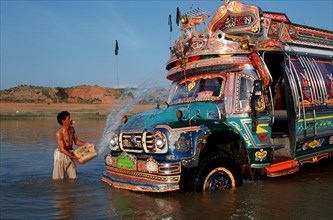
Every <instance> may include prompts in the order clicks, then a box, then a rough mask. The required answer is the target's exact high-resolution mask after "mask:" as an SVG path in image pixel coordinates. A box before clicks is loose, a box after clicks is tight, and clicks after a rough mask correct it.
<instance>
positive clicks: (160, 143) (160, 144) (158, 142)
mask: <svg viewBox="0 0 333 220" xmlns="http://www.w3.org/2000/svg"><path fill="white" fill-rule="evenodd" d="M154 136H155V146H156V147H157V148H158V149H160V150H161V149H163V148H164V147H165V144H166V139H165V136H164V134H163V133H162V132H156V133H155V135H154Z"/></svg>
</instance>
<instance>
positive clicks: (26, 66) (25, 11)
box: [0, 0, 333, 90]
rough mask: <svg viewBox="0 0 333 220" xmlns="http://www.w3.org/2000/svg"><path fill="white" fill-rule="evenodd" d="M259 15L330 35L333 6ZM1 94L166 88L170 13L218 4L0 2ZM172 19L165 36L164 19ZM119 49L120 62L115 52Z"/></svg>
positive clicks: (310, 1) (280, 1)
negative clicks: (36, 89) (29, 89)
mask: <svg viewBox="0 0 333 220" xmlns="http://www.w3.org/2000/svg"><path fill="white" fill-rule="evenodd" d="M242 2H243V3H247V4H255V5H257V6H259V7H261V9H262V10H263V11H275V12H281V13H286V14H287V16H288V17H289V19H290V20H291V21H292V22H293V23H297V24H302V25H308V26H315V27H317V28H321V29H328V30H331V31H332V30H333V23H332V22H333V17H332V11H333V3H332V2H333V0H322V1H314V0H302V1H301V0H259V1H258V0H257V1H245V0H244V1H242ZM0 3H1V5H0V6H1V11H0V14H1V20H0V22H1V23H0V24H1V32H0V35H1V42H0V43H1V44H0V56H1V57H0V58H1V63H0V64H1V67H0V70H1V79H0V81H1V90H3V89H8V88H12V87H15V86H18V85H35V86H47V87H70V86H78V85H100V86H103V87H108V88H115V87H116V86H117V72H118V76H119V86H120V87H126V86H131V87H134V86H137V85H139V84H142V83H143V82H145V81H148V80H150V79H155V81H156V82H157V83H159V84H160V85H162V86H168V85H169V84H170V82H169V81H168V80H166V75H167V71H166V70H165V63H166V61H167V59H168V58H169V49H168V48H169V47H170V42H174V41H175V40H176V38H178V36H179V32H178V28H177V27H176V24H175V12H176V8H177V7H179V8H180V10H181V11H182V12H183V13H184V12H186V11H188V9H190V7H191V6H192V8H198V7H200V8H201V9H204V10H206V11H209V12H211V13H212V15H213V14H214V13H215V10H216V9H217V7H218V6H220V5H222V4H224V1H219V0H202V1H190V0H182V1H181V0H179V1H172V0H150V1H135V0H133V1H127V0H123V1H120V0H119V1H115V0H109V1H107V0H103V1H83V0H82V1H80V0H72V1H66V0H63V1H61V0H58V1H56V0H45V1H42V0H36V1H29V0H20V1H15V0H0ZM169 14H171V15H172V21H173V32H172V33H171V34H170V32H169V26H168V16H169ZM116 40H118V42H119V55H118V56H117V57H116V56H115V53H114V49H115V41H116Z"/></svg>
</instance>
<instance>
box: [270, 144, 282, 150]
mask: <svg viewBox="0 0 333 220" xmlns="http://www.w3.org/2000/svg"><path fill="white" fill-rule="evenodd" d="M282 148H284V145H273V146H272V150H273V151H276V150H280V149H282Z"/></svg>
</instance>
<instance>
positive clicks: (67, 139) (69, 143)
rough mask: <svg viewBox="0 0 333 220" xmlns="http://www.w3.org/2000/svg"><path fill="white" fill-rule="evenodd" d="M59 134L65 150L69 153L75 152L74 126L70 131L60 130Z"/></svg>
mask: <svg viewBox="0 0 333 220" xmlns="http://www.w3.org/2000/svg"><path fill="white" fill-rule="evenodd" d="M57 133H58V134H60V136H61V141H62V142H63V144H64V148H65V149H66V150H67V151H70V150H73V136H74V128H73V127H72V126H70V127H69V129H68V130H67V129H65V128H63V127H62V128H60V129H59V130H58V131H57Z"/></svg>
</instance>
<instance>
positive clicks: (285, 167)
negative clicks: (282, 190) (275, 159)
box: [266, 160, 299, 177]
mask: <svg viewBox="0 0 333 220" xmlns="http://www.w3.org/2000/svg"><path fill="white" fill-rule="evenodd" d="M297 171H299V167H298V165H297V161H296V160H287V161H283V162H280V163H275V164H271V165H270V166H269V167H266V174H267V176H268V177H277V176H284V175H289V174H293V173H295V172H297Z"/></svg>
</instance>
